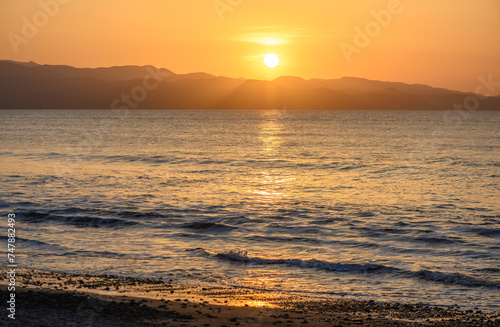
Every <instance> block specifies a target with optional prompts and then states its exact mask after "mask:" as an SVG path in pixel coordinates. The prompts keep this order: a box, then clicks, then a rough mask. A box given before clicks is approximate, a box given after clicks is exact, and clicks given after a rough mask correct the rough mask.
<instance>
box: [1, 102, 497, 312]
mask: <svg viewBox="0 0 500 327" xmlns="http://www.w3.org/2000/svg"><path fill="white" fill-rule="evenodd" d="M0 121H1V122H2V128H1V130H0V139H1V144H0V162H1V168H2V169H1V171H0V185H1V186H0V211H1V212H2V216H3V217H7V213H9V212H15V213H16V215H17V226H16V227H17V228H16V232H17V237H19V240H18V243H17V244H18V248H17V251H18V254H20V255H21V258H20V267H27V268H36V269H44V270H51V271H65V272H74V273H92V274H115V275H123V276H136V277H152V278H159V277H162V278H168V279H174V281H175V282H177V283H185V284H192V285H221V286H233V287H242V288H252V289H257V290H268V291H275V292H282V291H285V292H292V293H296V294H304V295H309V296H317V297H326V298H329V297H330V298H338V297H341V296H342V297H348V298H355V299H373V300H376V301H390V302H423V303H427V304H434V305H454V304H458V305H459V306H461V307H470V308H473V307H479V308H483V309H495V310H499V309H500V301H499V299H500V242H499V240H500V112H475V113H473V115H471V116H470V117H469V118H467V119H465V120H464V121H463V123H462V124H461V125H459V126H458V125H456V124H452V123H449V122H445V121H444V120H443V112H432V111H282V110H269V111H264V110H263V111H201V110H200V111H196V110H193V111H175V110H174V111H160V110H144V111H130V112H128V114H126V115H125V114H124V113H119V112H112V111H110V110H108V111H106V110H0ZM2 240H3V242H4V243H6V235H5V236H2ZM4 248H5V247H4Z"/></svg>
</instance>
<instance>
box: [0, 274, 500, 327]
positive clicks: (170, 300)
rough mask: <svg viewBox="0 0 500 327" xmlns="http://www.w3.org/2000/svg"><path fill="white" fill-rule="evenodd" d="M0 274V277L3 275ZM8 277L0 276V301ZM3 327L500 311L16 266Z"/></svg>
mask: <svg viewBox="0 0 500 327" xmlns="http://www.w3.org/2000/svg"><path fill="white" fill-rule="evenodd" d="M5 273H6V272H2V276H6V274H5ZM7 284H8V283H7V279H6V278H5V277H3V279H2V280H1V292H2V298H3V301H4V303H5V301H6V299H8V296H9V294H10V292H7ZM0 322H1V323H2V324H8V325H9V326H220V327H223V326H252V327H258V326H499V325H500V313H499V312H485V311H479V310H461V309H460V308H459V307H451V308H438V307H429V306H426V305H423V304H414V305H408V304H399V303H393V304H387V303H377V302H374V301H367V302H366V301H364V302H362V301H350V300H341V299H338V300H320V299H313V298H304V297H296V296H292V295H287V294H269V293H262V292H254V291H250V290H242V289H230V288H201V287H192V286H185V285H177V284H175V281H173V280H144V279H137V278H126V277H115V276H106V275H104V276H93V275H74V274H66V273H54V272H44V271H36V270H28V269H20V270H18V271H17V276H16V319H15V320H12V319H9V318H8V317H7V314H4V315H2V316H1V317H0Z"/></svg>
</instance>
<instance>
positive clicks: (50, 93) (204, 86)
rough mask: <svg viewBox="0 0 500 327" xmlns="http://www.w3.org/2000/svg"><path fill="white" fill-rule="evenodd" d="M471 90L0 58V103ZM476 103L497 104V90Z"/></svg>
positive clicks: (394, 106)
mask: <svg viewBox="0 0 500 327" xmlns="http://www.w3.org/2000/svg"><path fill="white" fill-rule="evenodd" d="M470 95H473V93H464V92H459V91H452V90H447V89H443V88H434V87H431V86H427V85H422V84H405V83H399V82H383V81H375V80H368V79H363V78H355V77H342V78H339V79H309V80H305V79H302V78H300V77H292V76H283V77H279V78H276V79H275V80H272V81H264V80H252V79H244V78H228V77H217V76H214V75H210V74H207V73H191V74H175V73H174V72H172V71H170V70H168V69H164V68H162V69H157V68H155V67H153V66H120V67H109V68H75V67H71V66H63V65H39V64H37V63H34V62H28V63H22V62H15V61H10V60H2V61H0V108H1V109H18V108H19V109H110V108H132V109H275V108H279V109H281V108H284V107H286V108H287V109H316V110H447V109H452V108H453V107H454V105H457V104H463V103H464V99H466V98H467V97H468V96H470ZM478 110H500V96H492V97H487V98H484V97H481V100H480V104H479V108H478Z"/></svg>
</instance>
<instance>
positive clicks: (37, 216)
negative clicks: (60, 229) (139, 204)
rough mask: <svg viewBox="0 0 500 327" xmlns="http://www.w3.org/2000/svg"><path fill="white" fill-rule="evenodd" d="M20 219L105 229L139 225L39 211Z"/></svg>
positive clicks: (114, 219) (24, 215) (26, 214)
mask: <svg viewBox="0 0 500 327" xmlns="http://www.w3.org/2000/svg"><path fill="white" fill-rule="evenodd" d="M19 218H20V219H21V220H24V221H28V222H31V223H43V222H57V223H64V224H70V225H75V226H79V227H94V228H99V227H104V228H120V227H125V226H132V225H137V223H136V222H132V221H128V220H122V219H116V218H98V217H82V216H72V217H68V216H60V215H55V214H51V213H43V212H38V211H29V212H26V213H23V214H20V215H19Z"/></svg>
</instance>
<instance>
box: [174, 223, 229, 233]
mask: <svg viewBox="0 0 500 327" xmlns="http://www.w3.org/2000/svg"><path fill="white" fill-rule="evenodd" d="M182 227H184V228H189V229H194V230H198V231H203V232H229V231H231V230H233V229H236V228H237V227H234V226H230V225H225V224H218V223H213V222H209V221H199V222H193V223H188V224H184V225H182Z"/></svg>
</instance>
